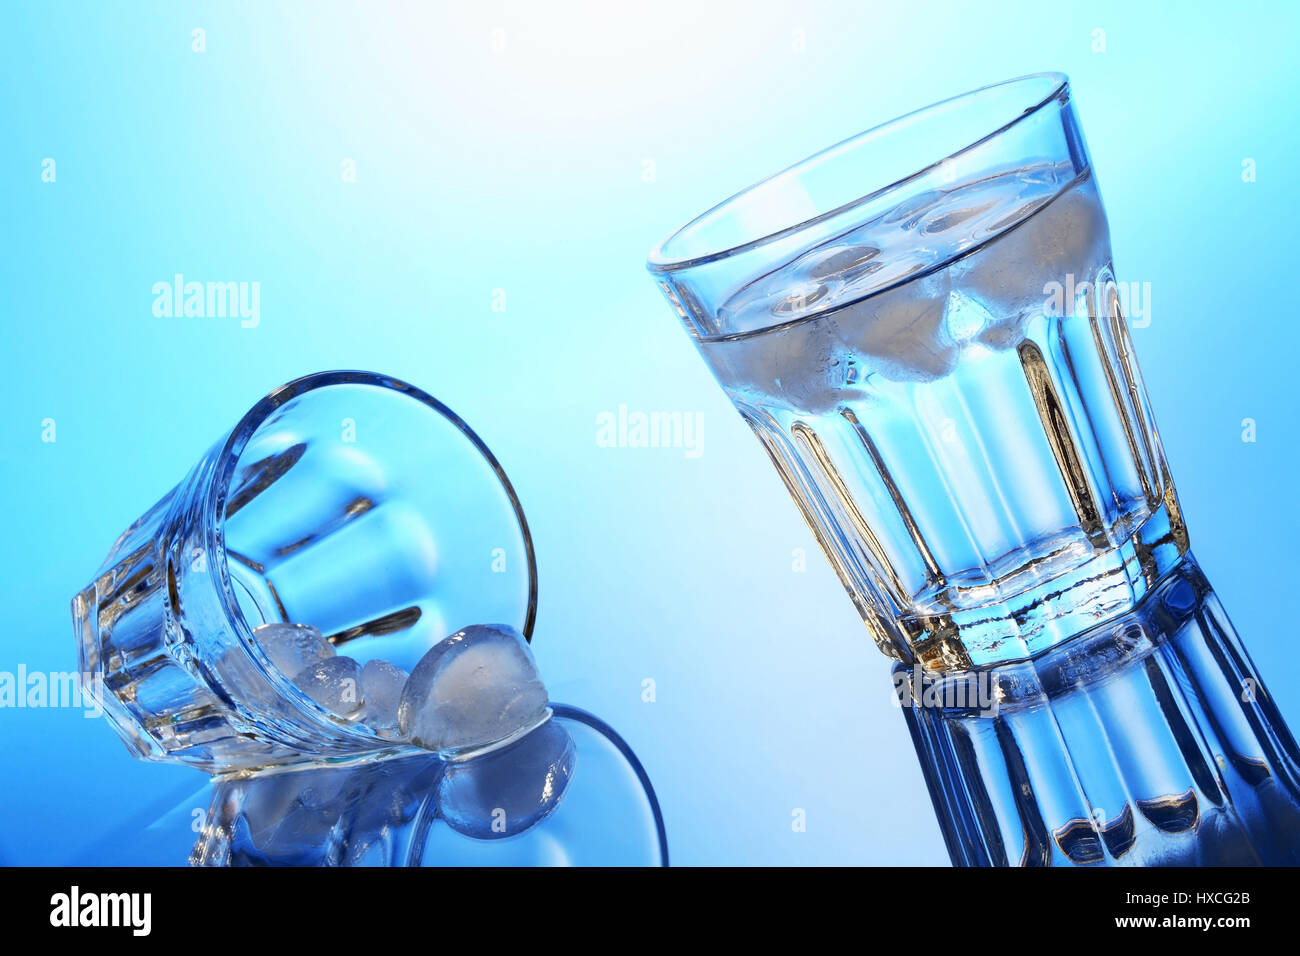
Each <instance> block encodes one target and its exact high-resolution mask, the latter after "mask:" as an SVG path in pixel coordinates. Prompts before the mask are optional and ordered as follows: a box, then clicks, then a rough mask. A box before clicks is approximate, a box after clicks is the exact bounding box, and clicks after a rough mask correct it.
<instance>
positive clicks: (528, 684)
mask: <svg viewBox="0 0 1300 956" xmlns="http://www.w3.org/2000/svg"><path fill="white" fill-rule="evenodd" d="M253 634H254V636H255V637H256V639H257V641H258V642H259V644H260V645H261V647H262V650H263V651H264V652H265V654H266V656H267V658H268V659H269V660H270V661H271V662H272V663H273V664H274V665H275V666H276V667H277V668H279V670H280V671H281V672H282V673H283V674H284V675H285V676H286V677H289V678H290V680H291V681H292V682H293V683H294V684H295V685H296V686H297V687H298V689H299V690H301V691H302V692H303V693H304V694H306V695H307V696H308V697H310V698H311V699H312V700H314V701H315V702H316V703H318V704H319V705H320V706H321V707H323V708H325V709H326V710H327V711H329V712H330V713H332V714H335V715H336V716H339V717H343V718H345V719H347V720H349V721H355V722H358V723H363V724H365V725H366V726H368V727H370V728H371V729H372V730H374V731H375V732H376V733H378V734H379V735H381V736H384V737H389V738H392V739H394V740H400V741H405V742H409V743H412V744H415V745H416V746H418V747H423V748H424V749H426V750H433V751H438V752H446V753H457V752H461V751H468V750H473V749H476V748H481V747H487V746H489V745H491V744H495V743H498V742H500V741H503V740H507V739H509V738H512V737H514V736H516V735H518V734H520V733H522V732H524V731H527V730H529V729H531V728H534V727H536V726H537V725H538V724H539V723H541V722H542V721H543V719H544V718H545V717H546V715H547V713H548V712H549V709H548V708H549V698H548V695H547V692H546V686H545V685H544V684H543V683H542V680H541V676H540V675H539V674H538V672H537V664H536V662H535V661H534V659H533V655H532V651H531V650H530V649H529V646H528V642H527V640H526V639H525V638H524V636H523V635H522V634H520V633H519V632H518V631H516V630H515V629H514V628H512V627H510V626H508V625H505V624H476V625H472V626H470V627H467V628H464V629H463V630H460V631H457V632H456V633H455V634H452V635H451V636H450V637H447V638H446V639H444V640H442V641H440V642H438V643H437V644H435V645H434V646H433V647H432V648H430V649H429V650H428V651H427V652H426V653H425V655H424V657H422V658H421V659H420V662H419V663H418V664H417V665H416V667H415V670H414V671H413V672H412V673H411V674H409V675H408V674H407V673H406V672H405V671H404V670H402V669H401V668H399V667H396V666H394V665H393V664H391V663H389V662H388V661H385V660H379V659H376V660H372V661H369V662H367V663H366V665H365V666H364V667H362V666H361V665H360V664H358V662H357V661H355V660H353V659H352V658H351V657H347V656H344V655H340V654H337V653H336V651H335V649H334V646H333V644H331V643H330V642H329V640H327V639H326V638H325V637H324V636H323V635H322V634H321V632H320V631H319V630H318V629H317V628H315V627H312V626H311V625H309V624H299V623H291V622H278V621H277V622H272V623H269V624H263V625H261V626H260V627H257V628H255V629H254V631H253Z"/></svg>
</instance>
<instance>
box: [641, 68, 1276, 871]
mask: <svg viewBox="0 0 1300 956" xmlns="http://www.w3.org/2000/svg"><path fill="white" fill-rule="evenodd" d="M648 267H649V269H650V271H651V273H652V274H653V275H654V277H655V280H656V281H657V282H658V284H659V287H660V289H661V291H662V292H663V294H664V295H665V297H666V298H667V299H668V301H669V303H670V304H671V306H672V308H673V309H674V311H675V312H676V313H677V315H678V317H679V318H680V319H681V320H682V322H683V324H684V325H685V326H686V329H687V331H688V332H689V333H690V335H691V336H692V338H693V339H694V340H695V343H696V345H697V347H698V348H699V350H700V353H701V354H702V355H703V357H704V359H705V361H706V362H707V363H708V364H709V367H710V368H711V369H712V371H713V373H714V375H715V377H716V378H717V379H718V381H719V383H720V384H721V385H722V387H723V388H724V389H725V390H726V392H727V394H728V396H729V397H730V398H731V400H732V403H733V404H734V405H735V407H736V409H737V410H738V411H739V412H740V414H741V416H742V417H743V418H744V419H745V421H746V422H747V423H748V424H749V425H750V427H751V428H752V429H753V430H754V432H755V434H756V435H757V436H758V438H759V440H760V442H761V443H762V445H763V447H764V448H765V449H766V451H767V453H768V455H769V456H770V457H771V459H772V462H773V464H774V465H775V466H776V468H777V470H778V471H779V472H780V474H781V477H782V479H783V480H784V482H785V484H786V487H787V488H788V489H789V491H790V494H791V495H792V497H793V498H794V499H795V501H796V503H797V504H798V505H799V508H800V509H801V511H802V512H803V515H804V517H805V518H806V519H807V521H808V524H809V525H810V527H811V528H812V530H813V532H814V533H815V535H816V537H817V540H818V542H819V543H820V545H821V547H822V549H823V550H824V551H825V553H826V555H827V557H828V558H829V560H830V562H831V564H832V565H833V566H834V568H835V570H836V572H837V574H838V575H839V577H840V580H841V582H842V583H843V585H844V587H845V589H846V590H847V591H848V593H849V596H850V597H851V599H852V600H853V602H854V604H855V606H856V607H857V609H858V611H859V613H860V615H861V616H862V619H863V621H864V623H865V624H866V626H867V630H868V633H870V635H871V637H872V638H873V640H874V641H875V643H876V644H877V645H878V646H879V647H880V649H881V650H882V651H883V652H884V653H885V654H886V655H887V656H888V657H890V658H892V659H893V660H894V661H895V662H896V663H895V665H894V683H895V687H896V688H897V690H898V693H899V697H900V701H901V703H902V704H903V710H904V714H905V716H906V720H907V724H908V727H909V729H910V731H911V734H912V738H913V741H914V743H915V746H916V751H917V754H918V756H919V758H920V761H921V764H922V768H923V770H924V773H925V777H926V781H927V784H928V786H929V789H930V794H931V797H932V799H933V801H934V805H935V809H936V812H937V814H938V817H939V822H940V826H941V829H942V831H943V834H944V837H945V840H946V843H947V846H948V850H949V853H950V855H951V857H952V859H953V862H954V863H956V864H965V865H1016V864H1023V865H1085V864H1114V865H1124V864H1129V865H1132V864H1136V865H1167V864H1184V865H1209V864H1255V863H1264V864H1296V863H1300V781H1298V775H1300V756H1298V755H1297V751H1296V746H1295V742H1294V740H1293V739H1292V736H1291V734H1290V732H1289V730H1288V729H1287V727H1286V725H1285V723H1284V722H1283V720H1282V718H1281V716H1280V714H1279V713H1278V711H1277V708H1276V707H1275V705H1274V703H1273V700H1272V698H1271V697H1270V696H1269V693H1268V691H1267V689H1266V688H1265V686H1264V684H1263V682H1262V681H1261V680H1260V677H1259V675H1258V673H1257V672H1256V670H1255V668H1254V666H1253V664H1252V663H1251V661H1250V659H1249V657H1248V656H1247V654H1246V652H1245V650H1244V648H1243V647H1242V645H1241V643H1240V641H1239V639H1238V637H1237V635H1236V633H1235V631H1234V630H1233V628H1232V625H1231V624H1230V623H1229V621H1228V619H1227V617H1226V615H1225V614H1224V611H1223V609H1222V607H1221V605H1220V604H1219V601H1218V600H1217V598H1216V597H1215V595H1214V593H1213V591H1212V590H1211V588H1210V585H1209V583H1208V582H1207V580H1206V578H1205V576H1204V575H1203V573H1202V572H1201V570H1200V568H1199V567H1198V565H1197V563H1196V561H1195V560H1194V558H1193V556H1192V553H1191V551H1190V550H1189V544H1188V535H1187V528H1186V526H1185V525H1184V522H1183V517H1182V513H1181V510H1180V507H1179V503H1178V496H1177V494H1176V493H1175V491H1174V485H1173V480H1172V477H1171V475H1170V472H1169V468H1168V465H1167V464H1166V461H1165V455H1164V451H1163V449H1162V447H1161V444H1160V439H1159V435H1158V433H1157V431H1156V426H1155V421H1154V419H1153V417H1152V411H1151V406H1150V404H1149V402H1148V399H1147V394H1146V390H1145V388H1144V386H1143V384H1142V379H1141V376H1140V374H1139V371H1138V366H1137V360H1136V356H1135V354H1134V351H1133V344H1132V341H1131V339H1130V335H1129V329H1128V325H1127V321H1126V318H1125V309H1124V303H1125V299H1126V287H1124V286H1122V285H1121V284H1120V283H1119V281H1118V280H1117V279H1116V277H1115V274H1114V272H1113V265H1112V261H1111V251H1110V241H1109V235H1108V227H1107V222H1106V215H1105V212H1104V210H1103V207H1102V203H1101V198H1100V194H1099V193H1098V188H1097V181H1096V177H1095V175H1094V173H1093V170H1092V166H1091V163H1090V161H1089V158H1088V153H1087V149H1086V147H1085V145H1084V139H1083V133H1082V131H1081V129H1080V127H1079V122H1078V119H1077V117H1076V114H1075V109H1074V105H1073V101H1072V98H1071V94H1070V90H1069V86H1068V83H1067V81H1066V79H1065V77H1063V76H1061V75H1058V74H1041V75H1035V76H1029V77H1024V78H1021V79H1018V80H1012V81H1009V82H1006V83H1001V84H997V85H994V86H990V87H986V88H984V89H981V90H977V91H975V92H972V93H968V94H966V95H964V96H959V97H956V98H954V99H951V100H947V101H944V102H942V103H938V104H936V105H934V106H931V107H928V108H926V109H923V110H921V111H919V112H916V113H912V114H910V115H908V116H905V117H902V118H900V119H897V120H894V121H893V122H890V123H888V124H886V125H884V126H881V127H878V128H876V129H873V130H870V131H868V132H866V133H863V134H861V135H859V136H857V137H855V138H853V139H850V140H847V141H845V142H843V143H841V144H839V145H838V146H834V147H832V148H830V149H828V150H826V151H825V152H822V153H819V154H817V155H815V156H813V157H811V158H810V159H807V160H805V161H804V162H802V163H800V164H798V165H796V166H793V167H791V168H790V169H787V170H785V171H784V172H781V173H778V174H776V175H775V176H773V177H771V178H769V179H767V180H764V181H763V182H761V183H759V184H757V185H755V186H753V187H751V188H750V189H747V190H745V191H744V192H741V193H739V194H738V195H736V196H733V197H732V198H731V199H729V200H727V201H726V202H724V203H722V204H721V205H719V206H717V207H715V208H714V209H712V210H710V211H709V212H706V213H705V214H704V215H702V216H700V217H699V218H697V219H695V220H694V221H692V222H691V223H689V224H688V225H687V226H685V227H684V228H682V229H681V230H680V231H679V232H677V233H675V234H674V235H672V236H671V237H670V238H668V239H667V240H665V241H664V242H663V243H662V244H661V245H660V246H659V247H658V248H657V249H656V250H655V251H654V252H653V253H652V254H651V256H650V260H649V264H648ZM809 639H815V638H814V637H813V636H810V637H809Z"/></svg>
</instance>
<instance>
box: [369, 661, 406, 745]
mask: <svg viewBox="0 0 1300 956" xmlns="http://www.w3.org/2000/svg"><path fill="white" fill-rule="evenodd" d="M408 676H410V675H408V674H407V673H406V671H404V670H402V669H401V668H400V667H395V666H394V665H392V664H390V663H388V661H381V660H373V661H369V662H367V663H366V666H365V667H363V668H361V699H362V700H363V701H364V703H365V713H364V714H363V718H362V719H364V720H365V722H366V723H367V724H368V725H370V726H371V727H372V728H374V729H375V730H379V731H393V732H395V731H396V730H397V705H398V704H400V703H401V700H402V688H404V687H405V686H406V679H407V677H408Z"/></svg>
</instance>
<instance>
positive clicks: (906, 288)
mask: <svg viewBox="0 0 1300 956" xmlns="http://www.w3.org/2000/svg"><path fill="white" fill-rule="evenodd" d="M951 291H952V284H951V281H950V280H949V277H948V272H947V270H943V271H940V272H937V273H932V274H931V275H928V276H923V277H921V278H919V279H914V280H913V281H911V282H907V283H905V284H903V285H901V286H896V287H895V288H893V289H890V290H889V291H887V292H881V293H878V294H876V295H873V296H871V297H869V298H867V299H863V300H862V301H860V302H856V303H854V304H853V305H850V306H848V307H846V308H844V309H842V310H841V311H840V312H837V313H836V314H835V316H834V319H835V325H836V327H837V328H838V330H839V336H840V339H841V340H842V341H843V342H844V343H845V345H846V346H848V347H849V348H850V349H851V350H852V351H853V352H855V353H857V354H858V355H862V356H865V357H866V358H865V359H864V361H863V362H862V364H863V365H864V366H865V367H867V368H868V369H871V370H873V371H877V372H879V373H880V374H881V375H882V376H884V377H885V378H887V379H890V380H891V381H899V382H928V381H933V380H934V379H938V378H942V377H943V376H945V375H947V374H948V373H949V372H951V371H952V370H953V368H954V367H956V365H957V359H958V357H959V355H960V351H961V349H960V346H959V345H958V343H956V342H955V341H954V340H953V337H952V335H951V334H949V330H948V328H947V324H946V323H945V321H944V317H945V315H946V313H947V309H948V297H949V294H950V292H951Z"/></svg>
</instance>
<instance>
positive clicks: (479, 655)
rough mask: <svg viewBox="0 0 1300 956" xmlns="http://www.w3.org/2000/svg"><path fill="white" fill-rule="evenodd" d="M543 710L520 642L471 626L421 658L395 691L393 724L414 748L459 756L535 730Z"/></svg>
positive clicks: (500, 631) (496, 627)
mask: <svg viewBox="0 0 1300 956" xmlns="http://www.w3.org/2000/svg"><path fill="white" fill-rule="evenodd" d="M546 706H547V695H546V688H545V687H544V686H543V685H542V681H541V679H540V677H539V676H538V674H537V666H536V664H535V663H534V661H533V655H532V651H530V650H529V648H528V643H527V641H525V640H524V638H523V636H522V635H521V634H520V633H519V632H518V631H516V630H515V629H514V628H512V627H508V626H507V625H504V624H475V625H473V626H471V627H467V628H465V629H464V630H462V631H457V632H456V633H455V634H453V635H451V637H448V638H447V639H446V640H443V641H441V642H439V643H438V644H436V645H435V646H434V647H433V648H431V649H430V650H429V652H428V653H427V654H425V655H424V657H423V658H421V660H420V663H418V664H417V665H416V666H415V670H414V671H412V672H411V677H410V680H408V681H407V682H406V688H405V689H404V690H403V692H402V701H401V705H400V706H399V707H398V723H399V726H400V728H401V733H402V736H403V737H405V738H406V739H408V740H410V741H411V742H412V743H414V744H416V745H417V746H420V747H424V748H426V749H428V750H439V751H447V750H451V751H454V750H463V749H466V748H471V747H478V746H483V745H485V744H490V743H494V742H496V741H498V740H503V739H504V738H506V737H509V736H510V735H511V734H513V733H516V732H518V731H520V730H522V729H524V728H526V727H528V726H530V725H532V724H534V723H536V722H537V721H538V720H540V719H541V718H542V716H543V715H544V714H545V713H546Z"/></svg>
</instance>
